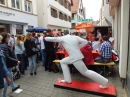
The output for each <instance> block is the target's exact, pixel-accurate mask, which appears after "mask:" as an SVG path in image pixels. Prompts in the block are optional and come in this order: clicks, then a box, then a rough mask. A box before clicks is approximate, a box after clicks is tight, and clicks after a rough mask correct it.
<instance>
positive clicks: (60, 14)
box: [59, 12, 63, 20]
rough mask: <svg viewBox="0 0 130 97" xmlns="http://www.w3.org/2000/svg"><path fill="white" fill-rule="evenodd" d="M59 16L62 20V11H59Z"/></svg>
mask: <svg viewBox="0 0 130 97" xmlns="http://www.w3.org/2000/svg"><path fill="white" fill-rule="evenodd" d="M59 18H60V19H61V20H63V13H62V12H59Z"/></svg>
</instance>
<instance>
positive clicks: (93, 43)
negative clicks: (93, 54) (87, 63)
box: [92, 37, 100, 50]
mask: <svg viewBox="0 0 130 97" xmlns="http://www.w3.org/2000/svg"><path fill="white" fill-rule="evenodd" d="M92 47H93V50H96V49H99V47H100V41H99V39H98V38H97V37H95V38H94V41H93V42H92Z"/></svg>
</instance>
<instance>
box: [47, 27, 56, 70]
mask: <svg viewBox="0 0 130 97" xmlns="http://www.w3.org/2000/svg"><path fill="white" fill-rule="evenodd" d="M45 37H53V36H52V31H51V30H50V29H48V30H47V34H46V36H45ZM45 54H46V57H45V71H47V70H48V69H49V72H51V71H52V70H51V65H52V62H53V60H54V59H55V58H56V57H55V49H54V43H53V42H48V41H45Z"/></svg>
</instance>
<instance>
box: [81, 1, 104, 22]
mask: <svg viewBox="0 0 130 97" xmlns="http://www.w3.org/2000/svg"><path fill="white" fill-rule="evenodd" d="M82 1H83V6H84V7H85V8H86V19H88V18H90V17H92V18H93V20H95V21H96V20H99V16H100V15H99V13H100V8H101V3H102V0H82Z"/></svg>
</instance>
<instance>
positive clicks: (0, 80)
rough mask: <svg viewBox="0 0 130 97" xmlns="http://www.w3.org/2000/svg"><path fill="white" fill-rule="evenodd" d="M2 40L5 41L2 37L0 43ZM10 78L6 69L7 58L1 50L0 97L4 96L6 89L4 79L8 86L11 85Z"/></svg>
mask: <svg viewBox="0 0 130 97" xmlns="http://www.w3.org/2000/svg"><path fill="white" fill-rule="evenodd" d="M2 39H3V37H2V36H1V35H0V43H1V40H2ZM9 76H10V73H9V71H8V70H7V67H6V61H5V56H4V54H3V51H2V50H0V96H2V89H3V88H4V79H3V78H5V80H6V82H7V84H8V85H10V83H11V80H10V78H9Z"/></svg>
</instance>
